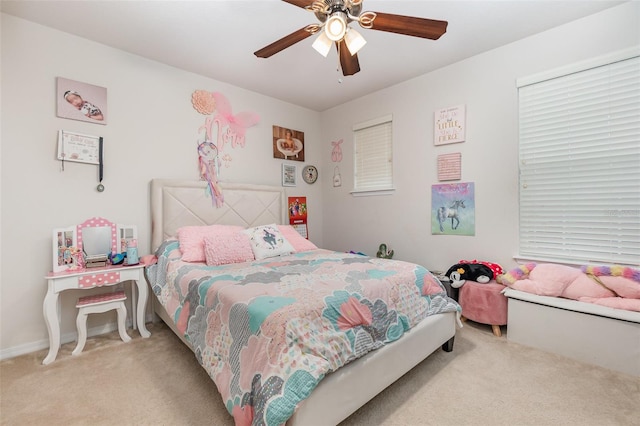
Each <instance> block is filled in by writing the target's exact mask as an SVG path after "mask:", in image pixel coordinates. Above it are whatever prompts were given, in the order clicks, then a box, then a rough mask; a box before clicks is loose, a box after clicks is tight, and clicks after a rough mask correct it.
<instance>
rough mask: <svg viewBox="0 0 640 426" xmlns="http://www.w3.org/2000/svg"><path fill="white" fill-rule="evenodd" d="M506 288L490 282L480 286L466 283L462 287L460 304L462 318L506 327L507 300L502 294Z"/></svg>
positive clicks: (469, 282)
mask: <svg viewBox="0 0 640 426" xmlns="http://www.w3.org/2000/svg"><path fill="white" fill-rule="evenodd" d="M504 288H505V286H503V285H501V284H498V283H496V282H495V281H489V282H488V283H486V284H480V283H477V282H475V281H466V282H465V283H464V285H463V286H462V287H460V296H459V303H460V306H462V316H463V317H465V318H467V319H470V320H471V321H475V322H479V323H482V324H491V325H505V324H506V323H507V298H506V297H505V295H504V294H502V290H504Z"/></svg>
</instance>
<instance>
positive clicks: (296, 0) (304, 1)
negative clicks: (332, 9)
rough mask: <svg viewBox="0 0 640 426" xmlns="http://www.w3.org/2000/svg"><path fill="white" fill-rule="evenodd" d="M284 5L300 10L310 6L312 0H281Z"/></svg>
mask: <svg viewBox="0 0 640 426" xmlns="http://www.w3.org/2000/svg"><path fill="white" fill-rule="evenodd" d="M282 1H283V2H285V3H289V4H292V5H294V6H298V7H301V8H303V9H304V8H305V7H307V6H311V3H313V0H282Z"/></svg>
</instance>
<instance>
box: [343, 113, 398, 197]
mask: <svg viewBox="0 0 640 426" xmlns="http://www.w3.org/2000/svg"><path fill="white" fill-rule="evenodd" d="M391 124H392V117H391V116H390V115H388V116H385V117H381V118H378V119H375V120H370V121H367V122H365V123H360V124H357V125H355V126H354V127H353V139H354V148H355V155H354V158H355V162H354V168H353V170H354V187H353V192H352V193H353V194H354V195H363V194H374V193H377V194H383V193H389V191H391V190H393V152H392V151H393V141H392V139H393V138H392V125H391Z"/></svg>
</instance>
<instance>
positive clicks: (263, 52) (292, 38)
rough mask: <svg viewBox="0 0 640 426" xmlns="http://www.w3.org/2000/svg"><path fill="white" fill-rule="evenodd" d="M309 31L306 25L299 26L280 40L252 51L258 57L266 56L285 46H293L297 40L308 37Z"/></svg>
mask: <svg viewBox="0 0 640 426" xmlns="http://www.w3.org/2000/svg"><path fill="white" fill-rule="evenodd" d="M310 35H311V32H309V31H307V27H304V28H300V29H299V30H298V31H294V32H292V33H291V34H289V35H288V36H284V37H282V38H281V39H280V40H277V41H274V42H273V43H271V44H270V45H268V46H265V47H263V48H262V49H260V50H257V51H255V52H253V54H254V55H256V56H257V57H258V58H268V57H270V56H272V55H275V54H276V53H278V52H280V51H281V50H284V49H286V48H287V47H290V46H293V45H294V44H296V43H297V42H299V41H302V40H304V39H305V38H307V37H309V36H310Z"/></svg>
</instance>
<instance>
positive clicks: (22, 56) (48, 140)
mask: <svg viewBox="0 0 640 426" xmlns="http://www.w3.org/2000/svg"><path fill="white" fill-rule="evenodd" d="M1 34H2V69H1V71H2V85H1V90H2V105H1V108H2V131H1V137H2V146H1V161H2V162H1V172H2V179H1V184H2V192H1V202H2V217H1V220H2V222H1V224H2V245H1V250H2V254H3V257H2V275H1V281H0V290H1V307H0V320H1V330H0V339H1V340H0V354H1V355H6V356H9V355H11V354H16V353H19V352H26V351H29V350H33V349H38V348H44V347H48V340H47V331H46V327H45V323H44V319H43V315H42V301H43V298H44V295H45V292H46V281H45V280H44V278H43V277H44V276H45V275H46V274H47V272H48V271H49V270H51V268H52V242H51V233H52V229H53V228H56V227H63V226H70V225H73V224H76V223H80V222H82V221H84V220H85V219H87V218H89V217H93V216H102V217H105V218H107V219H110V220H112V221H114V222H118V223H125V224H135V225H137V226H138V231H139V240H140V248H139V250H140V252H141V254H146V253H148V252H149V240H150V228H151V224H150V215H149V189H148V186H149V181H150V180H151V179H152V178H157V177H161V178H186V179H197V178H198V169H197V152H196V141H197V140H198V138H199V137H200V134H199V133H198V128H199V127H200V126H201V125H202V124H204V116H202V115H200V114H199V113H197V112H196V111H195V110H194V109H193V108H192V106H191V94H192V93H193V91H194V90H197V89H204V90H209V91H218V92H221V93H223V94H225V95H226V96H227V98H228V99H229V101H230V102H231V105H232V107H233V109H234V111H236V112H238V111H243V110H245V111H253V112H256V113H258V114H259V115H260V116H261V121H260V124H259V125H257V126H255V127H252V128H249V129H248V130H247V134H246V146H245V147H244V148H236V149H229V148H226V150H225V151H226V152H228V153H229V154H231V156H232V158H233V160H232V162H231V167H229V168H223V169H222V171H221V179H222V180H223V181H231V182H247V183H261V184H267V185H276V186H280V184H281V164H282V162H283V161H282V160H278V159H274V158H273V154H272V127H271V126H272V125H274V124H275V125H280V126H283V127H291V128H294V129H296V130H302V131H304V132H305V149H306V152H305V158H306V161H307V163H317V162H319V161H320V152H321V144H320V141H321V138H320V115H319V113H318V112H315V111H311V110H308V109H305V108H301V107H298V106H295V105H291V104H287V103H284V102H282V101H278V100H275V99H273V98H269V97H266V96H263V95H259V94H256V93H253V92H249V91H246V90H243V89H240V88H237V87H234V86H230V85H228V84H225V83H222V82H219V81H214V80H211V79H208V78H204V77H202V76H198V75H195V74H192V73H188V72H185V71H181V70H178V69H176V68H172V67H169V66H166V65H163V64H159V63H157V62H153V61H150V60H146V59H143V58H141V57H138V56H135V55H131V54H128V53H125V52H123V51H120V50H116V49H113V48H110V47H107V46H104V45H100V44H97V43H94V42H90V41H88V40H86V39H82V38H79V37H76V36H72V35H69V34H66V33H63V32H59V31H56V30H52V29H50V28H47V27H43V26H40V25H37V24H33V23H31V22H28V21H24V20H21V19H18V18H15V17H13V16H10V15H6V14H2V33H1ZM58 76H60V77H65V78H69V79H72V80H77V81H81V82H86V83H90V84H94V85H98V86H102V87H106V88H107V96H108V124H107V125H106V126H103V125H98V124H93V123H86V122H81V121H74V120H66V119H61V118H58V117H56V99H55V94H56V77H58ZM59 129H65V130H69V131H76V132H80V133H87V134H92V135H99V136H103V137H104V139H105V172H104V173H105V178H104V185H105V187H106V190H105V192H104V193H98V192H97V191H96V189H95V188H96V185H97V184H98V177H97V176H98V167H97V166H94V165H87V164H81V163H72V162H66V163H65V170H64V171H61V164H60V162H59V161H57V160H56V159H55V152H56V143H57V132H58V130H59ZM293 164H298V165H299V166H302V165H303V164H302V163H297V162H294V163H293ZM299 170H301V168H300V167H299ZM287 192H288V193H289V194H290V195H301V196H307V197H308V203H309V207H310V217H309V223H310V224H309V233H310V237H311V240H312V241H313V242H314V243H316V244H318V245H322V244H323V240H322V235H323V229H322V224H323V221H322V209H321V208H320V206H321V205H322V189H321V187H320V185H317V184H316V185H313V186H311V185H307V184H305V183H304V182H302V181H301V182H300V183H299V184H298V186H297V187H296V188H287ZM69 293H70V294H69ZM77 297H78V293H77V292H76V293H73V292H67V294H64V297H63V298H62V306H63V309H62V312H63V315H62V329H61V332H62V334H63V337H64V335H65V334H67V337H68V336H71V337H73V333H75V322H74V321H75V312H76V310H75V309H74V305H75V300H76V299H77ZM105 315H107V314H105ZM94 317H95V316H94ZM114 318H115V316H114V317H113V318H106V321H109V320H112V319H114ZM104 321H105V319H102V320H101V319H100V318H97V319H96V318H93V319H91V318H90V323H89V326H90V327H91V326H92V324H93V325H94V326H96V324H100V323H101V322H102V323H103V322H104Z"/></svg>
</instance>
